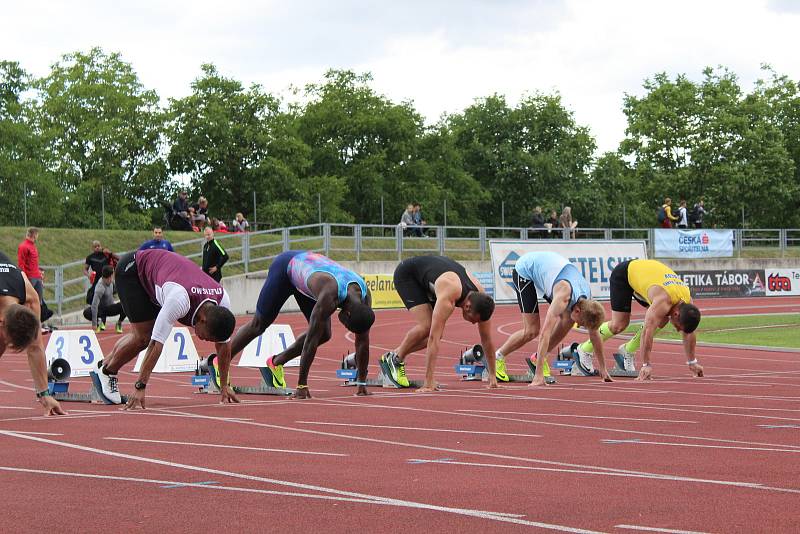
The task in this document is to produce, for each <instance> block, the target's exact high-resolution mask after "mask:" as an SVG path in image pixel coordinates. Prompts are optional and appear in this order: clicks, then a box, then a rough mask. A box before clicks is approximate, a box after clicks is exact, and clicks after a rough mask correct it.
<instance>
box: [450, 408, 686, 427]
mask: <svg viewBox="0 0 800 534" xmlns="http://www.w3.org/2000/svg"><path fill="white" fill-rule="evenodd" d="M457 411H459V412H470V413H502V414H510V415H536V416H543V417H579V418H585V419H611V420H616V421H644V422H650V423H692V424H697V421H681V420H680V419H639V418H636V417H609V416H605V415H572V414H565V413H531V412H500V411H497V410H463V409H462V410H457Z"/></svg>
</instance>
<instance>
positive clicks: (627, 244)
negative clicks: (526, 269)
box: [489, 240, 647, 303]
mask: <svg viewBox="0 0 800 534" xmlns="http://www.w3.org/2000/svg"><path fill="white" fill-rule="evenodd" d="M489 250H490V251H491V255H492V272H493V273H494V298H495V300H496V301H497V302H500V303H507V302H516V301H517V293H516V291H515V290H514V284H513V282H512V280H511V270H512V269H513V268H514V265H515V264H516V263H517V260H518V259H519V257H520V256H522V255H523V254H526V253H528V252H536V251H542V250H549V251H551V252H556V253H558V254H561V255H562V256H564V257H565V258H567V259H568V260H569V261H570V262H572V264H573V265H575V267H577V268H578V271H580V272H581V273H582V274H583V276H584V278H586V280H588V281H589V285H590V286H591V288H592V296H593V297H594V298H596V299H601V300H607V299H608V298H609V287H608V277H609V276H610V275H611V271H612V270H613V269H614V267H615V266H616V265H617V264H618V263H622V262H623V261H626V260H633V259H646V258H647V248H646V246H645V242H644V241H634V240H615V241H600V240H585V241H577V240H575V241H573V240H570V241H555V240H539V241H537V240H534V241H489Z"/></svg>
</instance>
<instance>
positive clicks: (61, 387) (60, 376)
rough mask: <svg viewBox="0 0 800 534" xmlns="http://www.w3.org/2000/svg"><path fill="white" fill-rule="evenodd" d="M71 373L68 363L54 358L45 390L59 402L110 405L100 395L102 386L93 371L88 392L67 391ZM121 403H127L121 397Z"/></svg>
mask: <svg viewBox="0 0 800 534" xmlns="http://www.w3.org/2000/svg"><path fill="white" fill-rule="evenodd" d="M71 373H72V369H71V368H70V365H69V362H68V361H67V360H65V359H62V358H55V359H54V360H53V361H52V362H50V365H49V366H48V369H47V379H48V381H47V390H48V391H49V392H50V395H52V396H53V398H54V399H56V400H57V401H59V402H92V403H95V404H111V403H110V402H108V401H107V400H106V398H105V397H103V395H101V394H100V391H101V390H102V386H101V385H100V379H98V378H97V375H96V374H95V372H94V371H92V372H90V373H89V376H90V377H91V379H92V381H91V383H90V384H89V391H86V392H80V393H79V392H76V391H70V390H69V384H70V383H69V378H70V375H71ZM122 402H123V403H125V402H128V398H127V397H126V396H125V395H122Z"/></svg>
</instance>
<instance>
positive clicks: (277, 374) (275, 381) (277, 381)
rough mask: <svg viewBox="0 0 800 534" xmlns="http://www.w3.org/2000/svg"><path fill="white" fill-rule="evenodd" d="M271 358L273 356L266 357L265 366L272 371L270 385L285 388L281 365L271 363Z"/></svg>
mask: <svg viewBox="0 0 800 534" xmlns="http://www.w3.org/2000/svg"><path fill="white" fill-rule="evenodd" d="M272 358H274V356H270V357H269V358H267V367H269V370H270V373H272V385H273V387H276V388H285V387H286V377H285V376H284V374H283V366H282V365H275V364H273V363H272Z"/></svg>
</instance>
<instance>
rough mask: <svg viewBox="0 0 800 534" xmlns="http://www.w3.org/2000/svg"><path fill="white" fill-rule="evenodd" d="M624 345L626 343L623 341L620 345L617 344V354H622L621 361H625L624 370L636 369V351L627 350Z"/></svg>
mask: <svg viewBox="0 0 800 534" xmlns="http://www.w3.org/2000/svg"><path fill="white" fill-rule="evenodd" d="M625 345H627V343H623V344H622V345H620V346H619V354H621V355H622V359H623V361H624V363H625V370H626V371H635V370H636V364H635V358H636V352H628V351H627V350H625Z"/></svg>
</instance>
